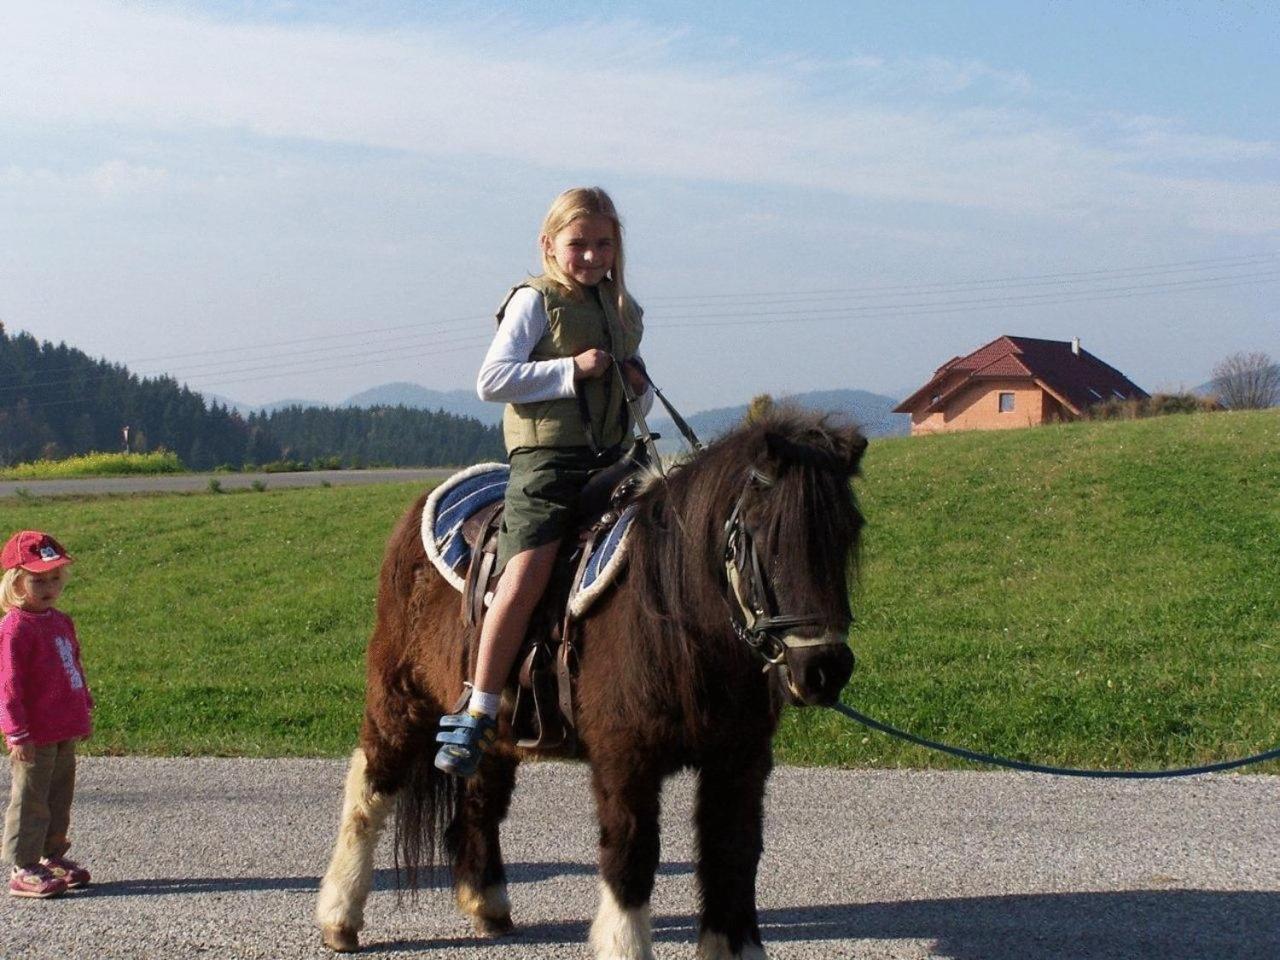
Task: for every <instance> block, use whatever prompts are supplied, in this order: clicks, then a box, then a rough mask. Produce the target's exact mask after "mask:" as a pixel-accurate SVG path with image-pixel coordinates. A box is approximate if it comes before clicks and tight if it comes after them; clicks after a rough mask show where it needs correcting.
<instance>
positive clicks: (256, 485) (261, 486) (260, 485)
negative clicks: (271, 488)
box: [250, 480, 267, 493]
mask: <svg viewBox="0 0 1280 960" xmlns="http://www.w3.org/2000/svg"><path fill="white" fill-rule="evenodd" d="M250 486H251V487H253V489H254V490H256V491H257V492H258V493H261V492H262V491H263V490H265V489H267V482H266V481H265V480H255V481H253V483H251V484H250Z"/></svg>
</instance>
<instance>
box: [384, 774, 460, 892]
mask: <svg viewBox="0 0 1280 960" xmlns="http://www.w3.org/2000/svg"><path fill="white" fill-rule="evenodd" d="M460 783H461V781H460V780H459V779H458V778H457V777H451V776H449V775H448V774H446V773H442V772H440V771H439V770H437V769H436V768H435V764H434V763H433V752H432V751H430V750H419V751H414V754H413V759H412V760H411V761H410V763H409V769H408V770H407V771H406V775H405V781H404V786H403V787H402V788H401V790H400V792H399V793H398V794H397V799H396V817H395V823H396V826H395V868H396V884H397V886H399V887H400V889H401V890H402V891H403V890H404V889H406V888H407V889H408V890H409V893H410V895H411V896H416V895H417V892H418V890H419V888H420V887H421V885H422V880H423V875H424V874H425V876H426V879H427V881H428V882H432V881H434V880H435V877H436V871H437V870H438V869H439V868H440V867H441V866H445V865H448V864H450V863H452V861H453V853H454V848H455V847H456V845H457V843H456V838H455V837H454V836H453V835H452V833H451V831H450V826H451V825H452V824H453V823H454V822H455V821H456V819H457V817H458V814H459V812H460V810H461V806H462V788H461V786H460Z"/></svg>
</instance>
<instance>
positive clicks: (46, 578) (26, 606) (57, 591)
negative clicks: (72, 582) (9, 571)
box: [22, 567, 66, 613]
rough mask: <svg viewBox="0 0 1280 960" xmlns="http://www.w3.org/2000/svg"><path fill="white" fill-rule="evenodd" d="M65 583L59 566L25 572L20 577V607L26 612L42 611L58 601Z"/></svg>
mask: <svg viewBox="0 0 1280 960" xmlns="http://www.w3.org/2000/svg"><path fill="white" fill-rule="evenodd" d="M65 583H66V579H65V574H64V572H63V569H62V568H61V567H57V568H55V569H53V570H46V571H45V572H44V573H28V574H26V576H24V577H23V578H22V609H23V610H26V611H27V612H28V613H44V611H46V610H48V609H50V608H51V607H52V606H53V605H54V604H55V603H57V602H58V597H60V596H61V595H62V588H63V586H64V585H65Z"/></svg>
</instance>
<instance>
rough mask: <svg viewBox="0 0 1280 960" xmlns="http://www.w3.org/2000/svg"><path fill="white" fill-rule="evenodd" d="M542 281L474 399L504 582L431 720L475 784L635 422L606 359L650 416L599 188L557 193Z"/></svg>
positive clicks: (496, 347)
mask: <svg viewBox="0 0 1280 960" xmlns="http://www.w3.org/2000/svg"><path fill="white" fill-rule="evenodd" d="M538 245H539V247H540V250H541V254H542V270H543V272H542V274H541V275H540V276H537V277H533V278H531V279H529V280H526V281H524V282H523V283H520V284H518V285H517V286H515V287H513V288H512V290H511V291H510V292H509V293H508V294H507V297H506V299H505V300H504V301H503V302H502V306H501V307H499V309H498V314H497V318H498V332H497V334H496V336H495V337H494V339H493V343H492V344H491V345H490V347H489V352H488V353H487V354H486V355H485V358H484V363H483V364H482V365H481V367H480V374H479V377H478V378H477V381H476V392H477V393H478V394H479V396H480V399H482V400H494V401H498V402H501V403H505V404H507V408H506V411H505V412H504V415H503V421H502V432H503V438H504V440H505V443H506V448H507V456H508V459H509V460H510V463H511V475H510V479H509V480H508V482H507V492H506V507H505V509H504V511H503V519H502V528H501V530H500V531H499V534H498V569H500V570H503V571H504V573H503V575H502V579H501V580H500V581H499V582H498V588H497V591H496V593H495V595H494V598H493V603H492V605H491V606H490V608H489V611H488V613H487V614H486V616H485V618H484V623H483V626H482V627H481V631H480V645H479V652H478V654H477V658H476V674H475V681H474V684H473V687H472V693H471V698H470V701H469V703H468V706H467V709H465V710H464V711H463V712H462V713H457V714H449V715H446V716H445V717H443V718H441V721H440V733H439V734H438V735H437V737H436V740H437V741H438V742H439V743H441V744H442V746H441V747H440V749H439V751H438V752H437V754H436V760H435V763H436V766H437V767H438V768H439V769H441V770H443V771H445V772H446V773H451V774H455V775H457V776H461V777H469V776H472V775H473V774H474V773H475V772H476V768H477V767H478V765H479V762H480V756H481V754H482V753H483V752H484V750H486V749H487V748H488V747H490V746H491V745H492V744H493V742H494V740H495V738H496V736H497V718H498V707H499V704H500V702H501V699H502V690H503V688H504V687H505V686H506V683H507V678H508V676H509V674H510V673H511V667H512V664H513V662H514V660H515V656H516V653H517V652H518V651H519V649H520V644H521V642H522V641H523V640H524V635H525V631H526V630H527V629H528V625H529V618H530V616H531V615H532V613H533V610H534V607H535V606H536V605H537V603H538V601H539V600H540V599H541V597H542V594H543V591H544V590H545V589H546V586H547V582H548V580H549V579H550V577H551V571H552V566H553V564H554V562H555V557H556V553H557V551H558V550H559V548H560V541H561V540H562V539H563V538H564V537H565V536H566V535H567V534H568V533H569V532H570V531H571V529H572V525H573V523H574V521H575V519H576V517H575V514H576V508H577V501H578V497H579V495H580V494H581V492H582V489H583V487H585V486H586V483H587V481H588V480H589V479H590V478H591V477H592V476H593V475H594V474H595V473H597V472H598V471H599V470H602V469H604V468H605V467H608V466H610V465H612V464H613V463H615V462H617V460H618V459H619V457H621V456H622V454H623V453H624V452H625V449H624V447H625V444H626V441H627V440H628V439H629V438H630V437H631V433H632V423H631V413H630V410H629V409H628V407H627V404H626V402H625V397H624V395H623V391H622V386H621V384H620V383H619V382H618V372H619V371H615V370H613V369H612V365H613V362H614V360H615V359H616V360H617V361H618V363H619V370H620V372H621V373H622V375H623V376H624V377H626V379H627V384H628V386H629V387H630V388H631V391H632V392H633V393H635V394H636V395H637V396H639V397H640V400H641V403H642V404H643V408H642V409H644V410H645V411H646V412H647V409H648V407H649V406H650V405H651V404H652V403H653V396H652V393H651V391H650V390H649V387H648V381H647V378H645V376H644V374H643V372H642V371H643V366H642V365H641V361H640V358H639V356H638V354H637V350H638V349H639V347H640V336H641V333H642V332H643V327H642V325H641V310H640V307H639V305H638V304H637V303H636V302H635V301H634V300H633V299H632V298H631V296H630V295H629V294H628V293H627V289H626V285H625V283H624V280H623V256H622V223H621V221H620V220H619V218H618V212H617V210H616V209H615V207H614V205H613V201H612V200H611V199H610V198H609V195H608V194H606V193H605V192H604V191H603V190H601V189H600V188H598V187H577V188H574V189H572V190H566V191H565V192H564V193H562V194H560V196H558V197H557V198H556V199H555V201H554V202H553V203H552V204H551V209H550V210H548V211H547V215H546V217H545V218H544V219H543V222H542V230H541V232H540V234H539V236H538Z"/></svg>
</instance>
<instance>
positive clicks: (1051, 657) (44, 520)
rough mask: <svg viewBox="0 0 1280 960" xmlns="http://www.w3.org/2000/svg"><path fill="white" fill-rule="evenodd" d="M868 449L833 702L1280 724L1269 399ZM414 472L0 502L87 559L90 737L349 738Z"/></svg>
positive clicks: (882, 710) (808, 747)
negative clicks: (856, 576) (850, 623)
mask: <svg viewBox="0 0 1280 960" xmlns="http://www.w3.org/2000/svg"><path fill="white" fill-rule="evenodd" d="M864 466H865V477H864V478H863V479H862V480H860V481H858V483H857V489H858V491H859V495H860V498H861V502H862V505H863V508H864V511H865V513H866V514H867V517H868V528H867V536H866V543H865V551H864V557H863V575H862V580H861V583H860V584H859V586H858V587H857V588H856V589H855V592H854V599H853V603H854V609H855V612H856V614H857V617H858V623H857V624H856V625H855V627H854V630H853V632H852V635H851V642H852V644H853V646H854V648H855V650H856V651H857V653H858V656H859V665H858V669H857V671H856V672H855V674H854V679H853V681H852V682H851V684H850V686H849V688H848V690H847V691H846V697H845V699H846V701H847V702H849V703H851V704H853V705H855V706H857V707H858V708H859V709H861V710H864V711H865V712H867V713H869V714H871V715H872V716H875V717H877V718H879V719H882V720H885V721H887V722H890V723H893V724H896V725H900V726H905V727H907V728H908V729H911V730H913V731H914V732H917V733H920V734H922V735H925V736H929V737H934V738H941V739H946V740H949V741H953V742H957V743H959V744H961V745H963V746H968V747H970V748H973V749H986V750H991V751H993V752H997V753H1002V754H1006V755H1012V756H1016V757H1019V758H1023V759H1033V760H1038V761H1041V762H1052V763H1068V764H1074V765H1087V766H1128V767H1132V766H1168V765H1181V764H1190V763H1198V762H1202V761H1206V760H1211V759H1223V758H1228V757H1232V756H1235V755H1238V754H1243V753H1252V752H1256V751H1259V750H1262V749H1266V748H1270V747H1272V746H1275V745H1276V744H1278V743H1280V658H1278V657H1277V652H1278V650H1280V563H1277V560H1278V559H1280V412H1277V411H1270V412H1264V413H1255V414H1212V415H1192V416H1179V417H1166V418H1160V419H1153V420H1145V421H1136V422H1122V423H1088V424H1074V425H1069V426H1061V427H1049V428H1041V429H1035V430H1024V431H1015V432H1011V433H980V434H963V435H956V436H948V437H936V438H928V439H896V440H881V441H875V442H873V443H872V445H871V447H870V449H869V451H868V454H867V457H866V461H865V464H864ZM417 492H418V488H417V487H416V486H414V485H408V486H405V485H388V486H373V487H333V488H328V489H315V488H310V489H301V490H289V491H268V492H265V493H244V494H233V495H223V496H212V495H207V494H198V495H181V496H147V497H109V498H108V497H99V498H91V499H50V500H39V499H36V500H6V501H3V505H2V506H0V511H2V512H3V516H4V520H5V523H4V526H5V527H6V528H8V529H18V528H22V527H40V528H45V529H48V530H49V531H50V532H52V533H54V534H55V535H56V536H58V537H59V538H60V539H61V540H62V541H63V542H64V543H66V544H67V545H68V548H69V549H71V551H72V552H73V554H75V555H76V556H77V558H78V562H77V564H76V566H75V567H74V576H73V579H72V581H71V585H70V586H69V588H68V592H67V595H66V597H65V598H64V601H63V603H62V606H63V607H64V608H65V609H66V610H67V611H68V612H70V613H71V614H72V615H73V616H74V617H75V618H76V620H77V624H78V626H79V629H80V634H81V639H82V642H83V645H84V649H85V661H86V666H87V669H88V671H89V674H90V681H91V683H92V684H93V686H94V689H95V693H96V695H97V698H98V705H99V706H98V711H97V717H96V722H97V734H96V736H95V738H94V739H93V740H92V741H91V742H90V744H88V745H87V747H88V749H89V750H90V751H96V752H107V753H121V752H127V753H156V754H240V755H250V756H270V755H334V754H339V753H342V752H345V751H346V750H347V749H349V747H350V746H351V745H352V744H353V743H354V740H355V736H356V732H357V728H358V722H359V715H360V707H361V697H362V687H363V670H362V658H363V646H364V641H365V639H366V638H367V636H368V633H369V630H370V628H371V625H372V621H373V595H374V584H375V579H376V574H377V569H378V563H379V560H380V557H381V552H382V548H383V544H384V543H385V540H386V537H387V535H388V533H389V532H390V530H391V527H392V525H393V524H394V522H395V521H396V519H397V518H398V517H399V516H400V514H401V513H402V511H403V510H404V509H405V508H406V507H407V506H408V504H409V502H410V501H411V499H412V498H413V496H414V495H415V494H416V493H417ZM778 757H779V759H780V760H782V761H784V762H794V763H822V764H839V765H844V766H959V765H961V764H959V762H953V761H951V760H950V759H949V758H946V757H944V756H942V755H939V754H932V753H927V752H925V751H922V750H919V749H917V748H915V747H911V746H907V745H900V744H899V743H898V742H897V741H893V740H890V739H888V738H886V737H884V736H883V735H881V734H876V733H869V732H867V731H865V730H863V729H861V728H859V727H856V726H854V725H851V724H849V723H848V721H846V720H844V719H843V718H841V717H839V716H837V715H835V714H833V713H831V712H829V711H823V712H814V711H790V712H789V714H788V716H787V718H786V721H785V723H784V727H783V730H782V732H781V735H780V737H779V739H778ZM1270 766H1271V769H1272V771H1274V770H1276V769H1280V767H1277V766H1276V765H1275V764H1272V765H1270Z"/></svg>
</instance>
